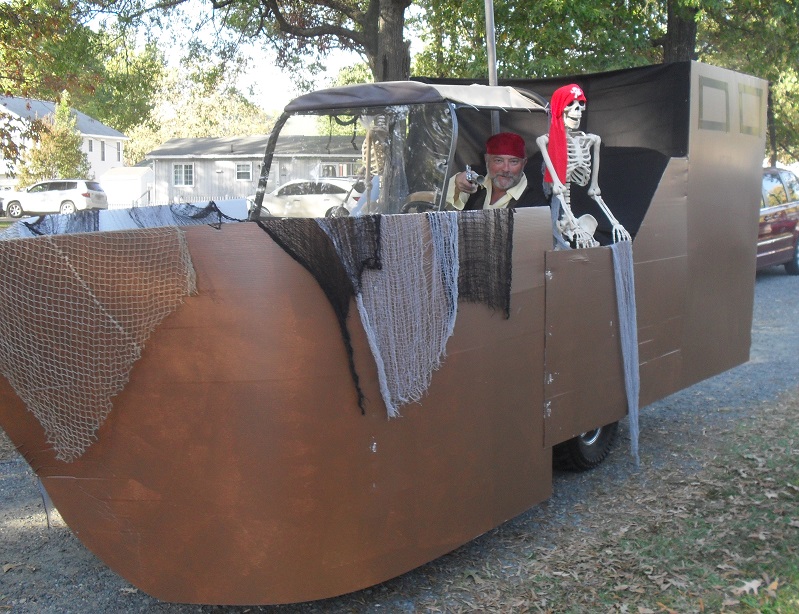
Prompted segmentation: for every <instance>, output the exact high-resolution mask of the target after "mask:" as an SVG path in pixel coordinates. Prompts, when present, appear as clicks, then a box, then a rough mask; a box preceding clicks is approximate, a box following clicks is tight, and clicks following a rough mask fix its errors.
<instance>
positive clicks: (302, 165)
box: [145, 136, 361, 204]
mask: <svg viewBox="0 0 799 614" xmlns="http://www.w3.org/2000/svg"><path fill="white" fill-rule="evenodd" d="M295 139H296V140H297V142H299V140H301V141H302V153H301V154H300V155H298V154H297V151H298V146H297V142H294V141H295ZM268 141H269V136H239V137H218V138H191V139H189V138H187V139H171V140H169V141H167V142H166V143H164V144H163V145H162V146H160V147H158V148H156V149H154V150H152V151H151V152H149V153H148V154H147V155H146V156H145V159H146V160H147V161H148V162H149V163H150V164H151V165H152V168H153V172H154V176H155V179H154V189H153V204H160V203H167V202H202V201H207V200H223V199H231V198H245V197H247V196H249V195H252V194H255V190H256V188H257V187H258V179H259V177H260V173H261V166H262V164H263V159H264V153H265V152H266V145H267V142H268ZM289 151H291V152H293V153H291V154H289V153H288V152H289ZM360 159H361V151H360V149H357V150H355V149H354V147H353V144H352V137H349V136H313V137H308V136H297V137H288V138H281V140H280V142H279V143H278V148H277V149H276V150H275V154H274V162H273V164H272V169H273V173H272V175H271V176H270V177H269V182H268V184H267V190H273V189H274V188H276V187H277V186H278V185H281V184H283V183H285V182H286V181H290V180H291V179H293V178H295V176H296V177H307V176H308V170H307V169H314V170H315V172H316V173H317V174H318V176H320V177H341V176H348V175H354V174H355V172H356V171H357V170H358V167H359V166H360Z"/></svg>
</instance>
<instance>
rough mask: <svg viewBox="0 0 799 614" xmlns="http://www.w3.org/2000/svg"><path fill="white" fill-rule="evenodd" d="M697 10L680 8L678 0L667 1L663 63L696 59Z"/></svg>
mask: <svg viewBox="0 0 799 614" xmlns="http://www.w3.org/2000/svg"><path fill="white" fill-rule="evenodd" d="M696 14H697V9H695V8H693V7H690V6H682V3H681V1H680V0H668V26H667V31H666V37H665V40H664V41H663V62H664V63H666V62H682V61H685V60H695V59H696Z"/></svg>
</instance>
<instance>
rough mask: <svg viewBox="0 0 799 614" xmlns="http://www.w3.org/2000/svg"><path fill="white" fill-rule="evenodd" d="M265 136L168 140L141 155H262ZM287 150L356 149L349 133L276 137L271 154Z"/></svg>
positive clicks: (326, 152)
mask: <svg viewBox="0 0 799 614" xmlns="http://www.w3.org/2000/svg"><path fill="white" fill-rule="evenodd" d="M268 141H269V136H268V135H267V136H230V137H218V138H195V139H171V140H169V141H167V142H166V143H164V144H163V145H161V146H160V147H156V148H155V149H153V150H152V151H150V152H149V153H148V154H147V155H146V156H145V158H146V159H148V160H152V159H155V158H208V159H219V158H225V159H230V158H252V157H259V158H260V157H263V155H264V153H265V152H266V145H267V142H268ZM284 149H287V151H289V152H290V153H291V154H292V155H297V154H300V155H302V154H305V155H313V156H326V155H338V156H340V155H350V154H352V153H353V151H357V153H358V155H360V143H358V145H357V149H356V148H355V147H354V146H353V144H352V137H351V136H336V135H334V136H288V137H281V138H280V139H279V140H278V143H277V148H276V150H275V155H276V156H280V155H281V153H282V150H284Z"/></svg>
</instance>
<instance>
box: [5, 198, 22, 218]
mask: <svg viewBox="0 0 799 614" xmlns="http://www.w3.org/2000/svg"><path fill="white" fill-rule="evenodd" d="M23 213H24V212H23V211H22V205H20V204H19V203H18V202H17V201H12V202H10V203H8V206H7V207H6V214H7V215H8V217H22V214H23Z"/></svg>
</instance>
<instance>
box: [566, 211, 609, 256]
mask: <svg viewBox="0 0 799 614" xmlns="http://www.w3.org/2000/svg"><path fill="white" fill-rule="evenodd" d="M558 224H559V226H560V231H561V234H562V235H563V237H564V238H565V239H567V240H568V241H574V245H575V246H576V247H577V249H584V248H587V247H598V246H599V241H597V240H596V239H594V237H593V236H591V233H589V232H588V231H586V230H585V229H584V228H583V227H582V226H580V224H578V223H577V220H576V219H575V218H574V216H573V215H572V214H571V213H568V214H567V215H565V216H564V218H563V219H562V220H560V221H559V222H558Z"/></svg>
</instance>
